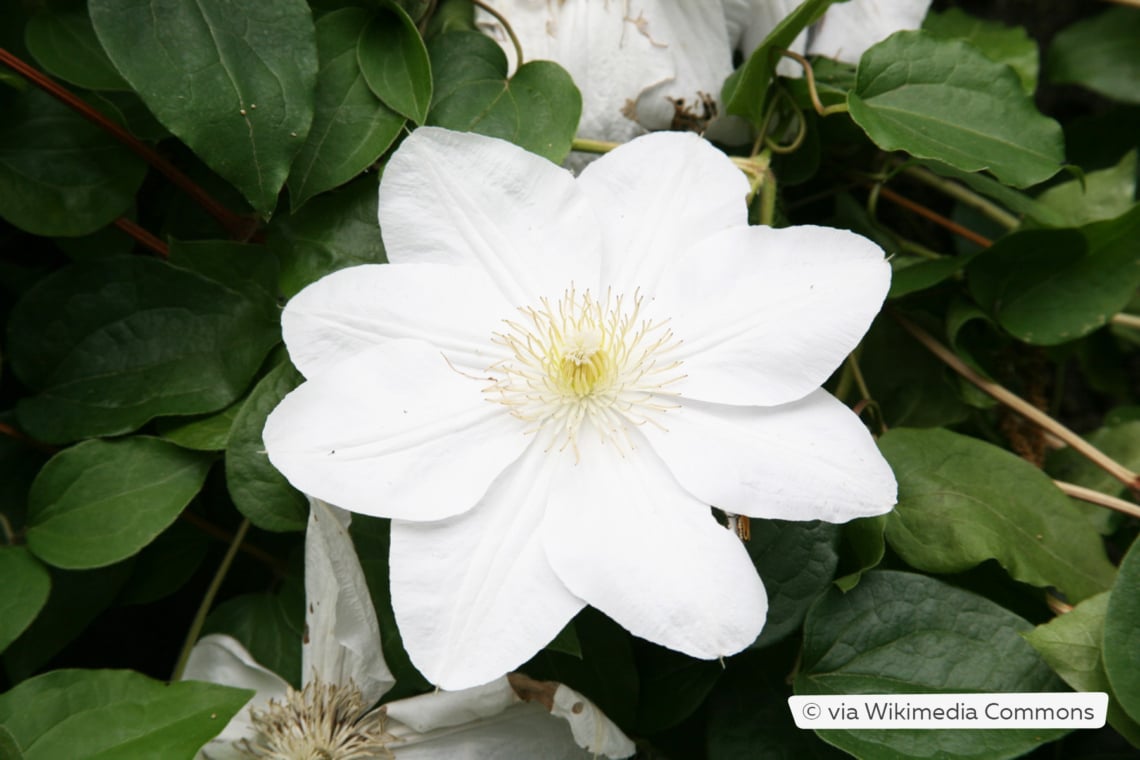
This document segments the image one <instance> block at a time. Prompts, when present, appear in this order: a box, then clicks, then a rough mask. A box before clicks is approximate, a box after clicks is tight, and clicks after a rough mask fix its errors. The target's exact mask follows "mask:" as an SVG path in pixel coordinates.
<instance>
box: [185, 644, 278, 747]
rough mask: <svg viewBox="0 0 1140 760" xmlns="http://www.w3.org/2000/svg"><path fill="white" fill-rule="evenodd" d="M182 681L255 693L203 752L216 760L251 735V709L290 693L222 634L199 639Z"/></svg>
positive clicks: (261, 706)
mask: <svg viewBox="0 0 1140 760" xmlns="http://www.w3.org/2000/svg"><path fill="white" fill-rule="evenodd" d="M182 680H183V681H206V682H208V683H216V684H221V685H223V686H234V687H237V688H239V689H254V690H255V691H256V692H257V693H256V694H255V695H254V696H253V698H252V699H251V700H250V701H249V702H247V703H246V705H245V707H243V708H242V709H241V710H239V711H238V713H237V714H236V715H234V717H233V718H231V719H230V722H229V723H228V724H226V727H225V728H224V729H222V732H221V733H220V734H218V735H217V736H216V737H214V739H213V740H212V741H211V742H210V743H209V744H208V745H206V747H204V748H203V751H204V752H207V753H208V754H209V756H210V757H218V758H220V757H223V756H229V754H228V753H230V751H231V750H232V747H231V745H232V743H233V742H235V741H237V740H239V739H242V738H245V737H248V736H249V735H250V734H251V733H252V731H253V728H252V723H251V722H250V717H249V711H250V710H251V709H257V710H263V709H265V707H266V705H268V704H269V700H271V699H284V698H285V695H286V693H288V691H289V684H287V683H286V682H285V680H284V679H282V678H281V676H279V675H277V674H276V673H274V672H273V671H271V670H269V669H268V668H266V667H264V666H262V665H259V664H258V663H257V661H255V660H254V659H253V656H252V655H250V653H249V652H248V651H246V648H245V647H243V646H242V645H241V644H240V643H239V642H238V641H237V639H234V638H233V637H231V636H226V635H225V634H221V633H211V634H209V635H207V636H203V637H202V638H200V639H198V642H197V643H196V644H194V648H193V649H191V650H190V657H189V658H188V659H187V660H186V668H185V670H183V672H182Z"/></svg>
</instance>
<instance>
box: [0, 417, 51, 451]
mask: <svg viewBox="0 0 1140 760" xmlns="http://www.w3.org/2000/svg"><path fill="white" fill-rule="evenodd" d="M0 435H6V436H8V437H9V438H12V439H14V440H17V441H20V442H21V443H25V444H27V445H28V446H31V447H32V448H33V449H38V450H40V451H42V452H44V453H45V454H55V453H57V452H58V451H59V449H57V448H56V447H55V446H49V445H48V444H46V443H41V442H40V441H37V440H36V439H35V438H32V437H31V436H29V435H28V434H27V433H25V432H24V431H22V430H17V429H16V428H15V427H13V426H11V425H9V424H8V423H6V422H0Z"/></svg>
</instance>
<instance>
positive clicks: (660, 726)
mask: <svg viewBox="0 0 1140 760" xmlns="http://www.w3.org/2000/svg"><path fill="white" fill-rule="evenodd" d="M638 644H639V646H638V647H637V650H636V656H637V673H638V683H639V684H640V686H641V692H640V694H639V696H638V700H637V733H640V734H655V733H658V732H659V731H664V730H665V729H667V728H672V727H673V726H675V725H677V724H678V723H680V722H681V721H683V720H684V719H685V718H687V717H689V716H690V715H692V714H693V713H694V712H695V711H696V710H697V708H698V707H700V706H701V703H702V702H704V701H705V697H707V696H708V694H709V692H710V691H712V688H713V687H714V686H715V685H716V682H717V680H718V679H719V678H720V677H721V674H723V673H724V666H723V665H721V664H720V663H719V662H715V661H709V660H697V659H694V658H692V657H689V656H688V655H684V654H681V653H680V652H674V651H673V650H671V649H665V648H664V647H659V646H657V645H655V644H649V643H645V644H641V642H638Z"/></svg>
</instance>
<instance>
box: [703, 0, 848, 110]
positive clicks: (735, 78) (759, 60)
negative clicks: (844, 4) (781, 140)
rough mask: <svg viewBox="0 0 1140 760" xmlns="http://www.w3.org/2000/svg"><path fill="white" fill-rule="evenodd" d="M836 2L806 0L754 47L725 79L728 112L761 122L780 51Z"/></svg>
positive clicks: (831, 0) (787, 46) (726, 108)
mask: <svg viewBox="0 0 1140 760" xmlns="http://www.w3.org/2000/svg"><path fill="white" fill-rule="evenodd" d="M832 2H833V0H805V1H804V2H802V3H800V5H799V7H797V8H796V9H795V10H794V11H792V12H791V13H789V14H788V15H787V16H785V17H784V20H783V21H781V22H780V23H779V24H777V25H776V28H775V29H773V30H772V31H771V32H770V33H769V34H768V36H767V37H766V38H765V39H764V42H762V43H761V44H760V47H758V48H756V49H755V50H753V51H752V55H750V56H749V57H748V60H747V61H746V62H745V63H744V65H743V66H742V67H741V68H740V69H739V70H738V71H736V72H735V73H734V74H733V75H732V76H730V77H729V78H728V81H726V82H725V83H724V89H723V90H722V92H721V100H722V101H724V104H725V110H726V111H728V113H730V114H736V115H737V116H743V117H744V118H746V119H748V120H749V121H751V122H752V123H753V124H754V125H756V126H760V124H761V123H762V122H763V121H764V114H765V112H766V110H767V109H766V105H767V96H768V87H769V85H770V84H771V81H772V77H773V76H775V74H776V64H777V63H778V62H779V60H780V56H779V54H778V53H777V52H776V51H777V50H786V49H787V48H790V47H791V46H792V41H793V40H795V38H796V37H798V36H799V34H800V32H802V31H803V30H804V29H806V28H807V27H808V25H809V24H811V23H812V22H813V21H815V20H816V19H817V18H819V17H820V16H821V15H823V12H824V11H825V10H827V6H829V5H831V3H832Z"/></svg>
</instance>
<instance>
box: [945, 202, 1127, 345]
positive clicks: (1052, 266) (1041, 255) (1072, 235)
mask: <svg viewBox="0 0 1140 760" xmlns="http://www.w3.org/2000/svg"><path fill="white" fill-rule="evenodd" d="M967 274H968V276H969V281H970V292H971V293H972V294H973V296H974V298H975V300H977V302H978V303H979V304H980V305H981V306H982V307H983V308H985V309H987V310H988V311H989V312H990V313H991V314H992V315H993V316H994V318H996V319H997V321H998V323H999V324H1000V325H1001V326H1002V327H1003V328H1005V329H1006V330H1008V331H1009V332H1010V333H1011V334H1012V335H1014V336H1015V337H1017V338H1020V339H1021V340H1023V341H1026V342H1027V343H1033V344H1036V345H1044V346H1051V345H1056V344H1058V343H1064V342H1066V341H1070V340H1074V339H1076V338H1079V337H1081V336H1083V335H1087V334H1088V333H1090V332H1092V331H1093V330H1096V329H1097V328H1099V327H1101V326H1103V325H1104V324H1106V323H1107V322H1108V320H1109V319H1110V318H1111V317H1112V316H1113V315H1114V314H1116V313H1118V312H1119V311H1121V310H1122V309H1123V308H1124V307H1125V305H1126V304H1127V303H1128V300H1129V299H1130V298H1131V297H1132V294H1133V292H1134V291H1135V290H1136V287H1137V285H1140V206H1135V207H1134V208H1133V209H1132V210H1131V211H1129V212H1128V213H1127V214H1124V215H1123V216H1121V217H1118V218H1117V219H1113V220H1111V221H1107V222H1096V223H1094V224H1089V225H1086V226H1084V227H1081V228H1079V229H1075V230H1074V229H1062V230H1026V231H1024V232H1017V233H1014V234H1012V235H1009V236H1007V237H1005V238H1003V239H1002V240H999V241H998V242H997V243H996V244H995V245H994V246H993V247H992V248H990V249H989V250H987V251H986V252H985V253H984V254H983V255H981V256H979V257H978V258H977V259H975V260H974V261H973V262H972V263H971V264H970V267H969V269H968V270H967Z"/></svg>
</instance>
